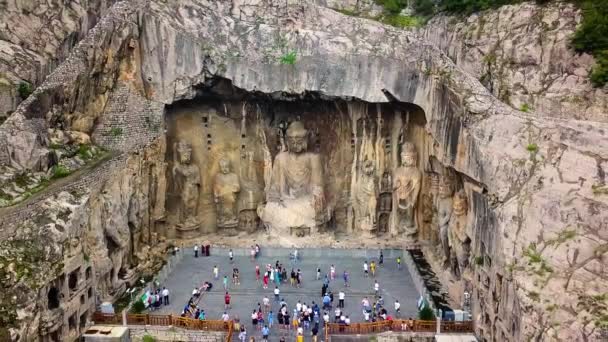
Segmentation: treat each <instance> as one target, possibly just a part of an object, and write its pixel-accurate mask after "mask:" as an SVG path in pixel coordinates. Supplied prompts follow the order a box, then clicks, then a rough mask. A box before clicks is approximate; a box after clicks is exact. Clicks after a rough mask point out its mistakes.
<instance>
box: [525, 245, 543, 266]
mask: <svg viewBox="0 0 608 342" xmlns="http://www.w3.org/2000/svg"><path fill="white" fill-rule="evenodd" d="M523 254H524V256H525V257H527V258H528V263H529V264H537V263H540V262H542V261H543V257H542V256H541V255H540V253H539V252H537V251H536V244H534V243H531V244H530V245H529V246H528V248H526V249H525V250H524V253H523Z"/></svg>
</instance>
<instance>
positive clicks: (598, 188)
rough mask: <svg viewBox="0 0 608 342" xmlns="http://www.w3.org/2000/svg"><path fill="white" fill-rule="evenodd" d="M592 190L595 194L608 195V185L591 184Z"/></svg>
mask: <svg viewBox="0 0 608 342" xmlns="http://www.w3.org/2000/svg"><path fill="white" fill-rule="evenodd" d="M591 192H593V194H594V195H608V187H607V186H606V185H597V184H593V185H591Z"/></svg>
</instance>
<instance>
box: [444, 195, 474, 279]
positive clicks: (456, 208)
mask: <svg viewBox="0 0 608 342" xmlns="http://www.w3.org/2000/svg"><path fill="white" fill-rule="evenodd" d="M452 208H453V210H452V217H451V219H450V224H449V235H448V238H449V243H450V247H451V248H452V250H453V251H454V254H455V255H456V259H457V261H458V268H459V271H460V274H462V272H464V270H465V268H466V267H467V265H468V262H469V254H470V242H471V240H470V238H469V236H468V235H467V211H468V203H467V195H466V194H465V192H464V190H460V191H458V192H457V193H456V195H455V196H454V201H453V205H452Z"/></svg>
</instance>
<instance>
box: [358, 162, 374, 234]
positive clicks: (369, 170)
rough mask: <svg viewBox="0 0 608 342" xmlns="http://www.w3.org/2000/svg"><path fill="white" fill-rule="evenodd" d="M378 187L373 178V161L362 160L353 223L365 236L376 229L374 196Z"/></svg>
mask: <svg viewBox="0 0 608 342" xmlns="http://www.w3.org/2000/svg"><path fill="white" fill-rule="evenodd" d="M377 196H378V187H377V186H376V180H375V179H374V162H373V161H371V160H366V161H364V162H363V166H362V173H361V176H360V178H359V181H358V182H357V188H356V192H355V201H354V209H355V219H356V220H355V223H356V227H355V228H356V229H355V230H359V231H360V232H362V233H363V235H365V236H371V235H372V232H373V231H374V230H375V229H376V197H377Z"/></svg>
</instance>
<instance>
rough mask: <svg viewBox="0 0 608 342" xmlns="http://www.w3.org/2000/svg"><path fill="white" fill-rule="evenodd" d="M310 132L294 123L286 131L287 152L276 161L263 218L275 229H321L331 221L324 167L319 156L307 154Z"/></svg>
mask: <svg viewBox="0 0 608 342" xmlns="http://www.w3.org/2000/svg"><path fill="white" fill-rule="evenodd" d="M307 136H308V131H307V130H306V129H305V128H304V125H303V124H302V123H301V122H299V121H295V122H293V123H292V124H291V125H290V126H289V127H288V128H287V131H286V140H287V151H281V152H279V154H277V156H276V157H275V160H274V165H273V168H272V176H271V180H270V186H269V188H268V191H267V194H266V197H267V198H266V199H267V202H268V203H267V204H266V206H265V207H260V210H259V214H260V218H261V219H262V221H264V223H265V224H266V225H267V226H268V227H269V228H270V229H271V230H275V231H277V232H280V233H287V232H289V231H290V230H291V228H294V227H296V228H297V227H311V228H313V227H318V226H319V225H321V224H323V223H325V222H327V221H328V220H329V214H328V212H327V210H326V207H325V197H324V193H323V167H322V165H321V158H320V156H319V155H318V154H316V153H312V152H307Z"/></svg>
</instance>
